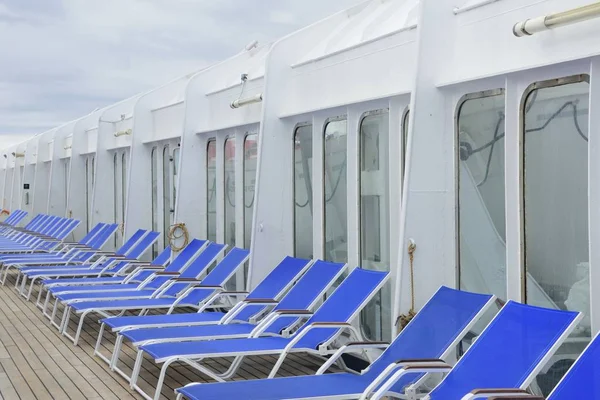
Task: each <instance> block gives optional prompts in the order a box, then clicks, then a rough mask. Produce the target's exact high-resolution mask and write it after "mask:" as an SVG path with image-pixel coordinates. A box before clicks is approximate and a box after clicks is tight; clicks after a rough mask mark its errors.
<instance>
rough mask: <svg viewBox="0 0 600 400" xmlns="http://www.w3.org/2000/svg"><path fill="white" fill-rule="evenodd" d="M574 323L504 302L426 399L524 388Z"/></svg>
mask: <svg viewBox="0 0 600 400" xmlns="http://www.w3.org/2000/svg"><path fill="white" fill-rule="evenodd" d="M579 318H580V314H579V313H576V312H571V311H560V310H551V309H547V308H541V307H534V306H529V305H525V304H520V303H516V302H514V301H509V302H508V303H506V305H505V306H504V307H503V308H502V310H500V312H499V313H498V314H497V315H496V317H495V318H494V319H493V320H492V322H491V323H490V324H489V325H488V326H487V328H485V330H484V331H483V332H482V333H481V335H479V337H478V338H477V340H475V342H474V343H473V344H472V345H471V347H470V348H469V349H468V350H467V352H466V353H465V354H464V355H463V356H462V358H461V359H460V360H459V361H458V362H457V363H456V365H455V366H454V368H453V369H452V371H451V372H450V373H449V374H448V375H446V377H445V378H444V380H443V381H442V382H441V383H440V384H439V385H438V386H437V387H436V388H435V389H434V390H433V391H432V392H431V393H430V398H431V399H432V400H437V399H440V400H441V399H444V400H445V399H453V398H461V397H462V396H464V395H466V394H468V393H469V392H471V391H472V390H474V389H493V388H520V387H521V386H523V385H527V384H528V383H529V382H528V380H531V379H533V377H532V374H534V372H535V369H536V368H537V367H538V365H539V364H540V362H541V361H542V360H543V359H544V358H545V357H546V356H547V355H548V354H549V353H551V352H552V350H556V347H558V346H556V345H557V343H560V341H561V339H564V337H566V335H568V334H569V332H570V331H571V330H572V329H573V328H574V326H575V324H576V323H577V321H578V320H579ZM553 348H554V349H553Z"/></svg>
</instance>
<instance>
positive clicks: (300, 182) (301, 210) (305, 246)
mask: <svg viewBox="0 0 600 400" xmlns="http://www.w3.org/2000/svg"><path fill="white" fill-rule="evenodd" d="M312 161H313V157H312V125H304V126H300V127H298V128H296V132H295V134H294V252H295V255H296V257H300V258H307V259H311V258H313V213H312V192H313V191H312Z"/></svg>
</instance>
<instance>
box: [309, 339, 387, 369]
mask: <svg viewBox="0 0 600 400" xmlns="http://www.w3.org/2000/svg"><path fill="white" fill-rule="evenodd" d="M389 345H390V344H389V343H388V342H350V343H346V344H345V345H343V346H342V347H340V348H339V349H338V350H337V351H336V352H335V353H333V355H332V356H331V357H329V359H328V360H327V361H326V362H325V364H323V365H322V366H321V368H319V369H318V370H317V372H316V375H322V374H324V373H325V372H327V370H328V369H329V367H331V366H332V365H333V364H335V362H336V361H337V360H338V359H339V358H340V357H341V356H342V355H343V354H344V353H349V352H351V351H356V350H358V349H360V350H366V349H385V348H387V347H388V346H389Z"/></svg>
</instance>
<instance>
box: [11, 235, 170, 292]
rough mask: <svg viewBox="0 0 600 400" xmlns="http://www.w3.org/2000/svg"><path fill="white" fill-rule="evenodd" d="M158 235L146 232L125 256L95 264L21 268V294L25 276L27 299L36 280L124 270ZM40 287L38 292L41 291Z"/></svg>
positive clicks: (94, 274)
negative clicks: (27, 289) (37, 268)
mask: <svg viewBox="0 0 600 400" xmlns="http://www.w3.org/2000/svg"><path fill="white" fill-rule="evenodd" d="M159 236H160V233H159V232H148V233H147V234H146V235H145V236H143V237H142V239H141V240H140V241H138V242H137V243H136V244H135V245H134V246H133V248H132V249H131V250H130V251H129V252H128V254H127V257H126V258H124V257H117V258H115V257H108V258H102V261H101V262H99V263H98V264H97V265H96V264H92V265H90V266H85V265H77V266H74V267H72V268H67V267H64V266H63V267H45V268H41V269H39V270H35V269H33V270H30V269H26V270H21V272H22V273H23V275H24V277H23V280H22V294H24V291H25V284H26V282H27V278H29V279H31V284H30V286H29V292H28V294H27V300H29V298H30V297H31V292H32V291H33V287H34V285H35V283H36V281H39V280H43V279H48V278H54V279H58V278H61V277H75V276H79V277H86V276H102V275H114V274H117V273H119V272H120V271H122V270H126V269H127V268H129V266H130V265H131V264H133V263H137V262H139V260H138V258H139V257H141V256H143V255H144V253H146V251H147V250H148V249H149V248H150V247H151V246H152V245H153V244H154V242H156V240H157V239H158V237H159ZM41 291H42V290H41V288H40V293H41Z"/></svg>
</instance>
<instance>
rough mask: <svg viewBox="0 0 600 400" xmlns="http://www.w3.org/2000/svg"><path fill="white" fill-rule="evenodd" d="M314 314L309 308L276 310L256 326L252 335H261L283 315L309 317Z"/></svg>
mask: <svg viewBox="0 0 600 400" xmlns="http://www.w3.org/2000/svg"><path fill="white" fill-rule="evenodd" d="M312 315H313V313H312V312H311V311H308V310H275V311H273V312H271V313H270V314H268V315H267V316H266V317H265V318H263V319H262V321H260V323H259V324H258V325H257V326H256V328H254V330H253V331H252V333H251V335H250V337H253V338H255V337H260V336H261V335H262V334H263V333H264V332H265V331H266V330H267V328H268V327H269V326H271V325H272V324H273V323H274V322H275V321H277V320H278V319H280V318H283V317H296V318H309V317H311V316H312Z"/></svg>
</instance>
